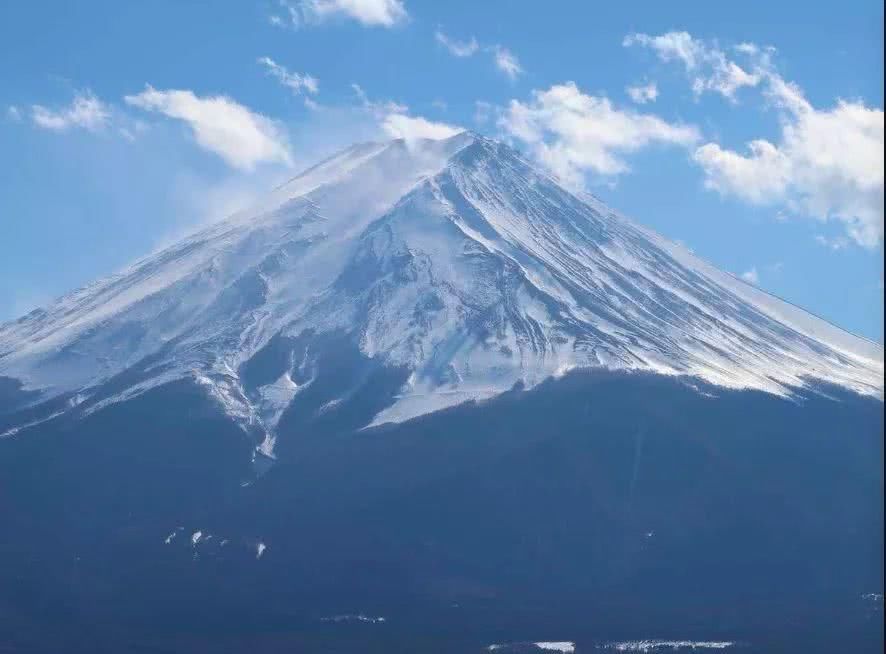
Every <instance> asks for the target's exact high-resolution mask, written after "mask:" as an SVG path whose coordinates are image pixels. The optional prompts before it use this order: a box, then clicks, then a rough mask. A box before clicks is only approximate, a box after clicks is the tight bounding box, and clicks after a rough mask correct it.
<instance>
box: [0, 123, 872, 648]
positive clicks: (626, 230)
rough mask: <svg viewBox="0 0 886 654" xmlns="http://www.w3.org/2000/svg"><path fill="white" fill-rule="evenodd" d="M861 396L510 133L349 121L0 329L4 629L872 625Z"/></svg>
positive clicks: (768, 632)
mask: <svg viewBox="0 0 886 654" xmlns="http://www.w3.org/2000/svg"><path fill="white" fill-rule="evenodd" d="M882 395H883V349H882V347H881V346H880V345H878V344H875V343H872V342H870V341H867V340H865V339H862V338H859V337H856V336H853V335H851V334H849V333H847V332H845V331H843V330H840V329H839V328H837V327H835V326H834V325H831V324H829V323H827V322H826V321H824V320H821V319H819V318H817V317H814V316H812V315H810V314H808V313H806V312H804V311H803V310H801V309H799V308H797V307H795V306H793V305H791V304H789V303H787V302H784V301H782V300H780V299H778V298H775V297H773V296H771V295H769V294H767V293H765V292H763V291H761V290H759V289H757V288H755V287H753V286H751V285H748V284H746V283H744V282H743V281H741V280H739V279H737V278H735V277H734V276H732V275H730V274H728V273H724V272H722V271H719V270H717V269H716V268H715V267H713V266H712V265H710V264H709V263H707V262H705V261H704V260H702V259H700V258H698V257H697V256H695V255H694V254H692V253H690V252H689V251H687V250H686V249H685V248H683V247H681V246H679V245H677V244H674V243H672V242H669V241H667V240H666V239H664V238H662V237H660V236H659V235H657V234H655V233H654V232H651V231H650V230H648V229H646V228H644V227H642V226H640V225H638V224H636V223H634V222H631V221H629V220H628V219H626V218H624V217H622V216H620V215H618V214H616V213H614V212H612V211H611V210H609V209H608V208H606V207H605V206H604V205H602V204H601V203H600V202H599V201H598V200H597V199H596V198H594V197H591V196H588V195H585V194H581V193H574V192H571V191H569V190H567V189H565V188H563V187H562V186H560V185H559V184H558V183H557V182H556V180H554V179H552V178H551V177H550V176H548V175H547V174H545V173H544V172H542V171H540V170H538V169H536V168H535V167H534V166H533V165H532V164H531V163H530V162H528V161H527V160H525V159H524V158H523V157H522V156H521V155H520V154H519V153H517V152H515V151H514V150H512V149H511V148H509V147H507V146H506V145H503V144H501V143H497V142H495V141H492V140H490V139H486V138H483V137H480V136H477V135H475V134H471V133H462V134H459V135H457V136H454V137H452V138H449V139H446V140H439V141H430V140H428V141H414V142H404V141H391V142H384V143H368V144H360V145H356V146H353V147H351V148H348V149H347V150H345V151H343V152H341V153H339V154H337V155H335V156H333V157H331V158H330V159H327V160H326V161H324V162H322V163H320V164H318V165H317V166H315V167H313V168H311V169H309V170H307V171H305V172H304V173H302V174H300V175H299V176H297V177H295V178H294V179H292V180H291V181H289V182H287V183H286V184H284V185H282V186H281V187H279V188H277V189H275V190H274V191H273V192H272V193H270V194H269V196H268V197H267V198H266V199H265V200H264V201H262V202H261V203H260V204H259V205H258V206H256V207H253V208H251V209H249V210H247V211H243V212H240V213H238V214H235V215H233V216H231V217H229V218H227V219H225V220H223V221H220V222H218V223H215V224H214V225H212V226H210V227H208V228H207V229H204V230H203V231H200V232H197V233H195V234H193V235H191V236H189V237H188V238H185V239H184V240H182V241H180V242H179V243H176V244H175V245H172V246H170V247H168V248H166V249H164V250H162V251H159V252H156V253H154V254H151V255H149V256H147V257H145V258H143V259H141V260H139V261H138V262H136V263H134V264H133V265H132V266H130V267H129V268H128V269H126V270H124V271H122V272H120V273H118V274H116V275H112V276H110V277H108V278H105V279H103V280H100V281H98V282H95V283H94V284H91V285H89V286H86V287H84V288H82V289H80V290H77V291H75V292H73V293H70V294H69V295H66V296H64V297H62V298H60V299H58V300H57V301H55V302H54V303H52V304H51V305H49V306H47V307H45V308H43V309H38V310H36V311H33V312H31V313H30V314H28V315H26V316H24V317H22V318H20V319H18V320H16V321H13V322H9V323H6V324H4V325H0V517H2V518H3V521H4V530H5V532H6V537H5V538H4V539H2V542H0V633H9V634H13V636H12V637H11V638H9V639H7V640H8V643H9V646H10V647H11V648H12V651H29V652H31V651H58V650H59V648H64V649H66V650H68V651H84V652H87V651H88V652H100V651H108V652H119V651H130V650H133V651H139V648H141V650H145V648H147V649H148V650H150V649H156V650H160V651H182V650H187V651H190V652H200V651H211V652H226V651H231V652H236V651H243V649H244V648H247V647H248V648H254V647H260V648H261V649H262V651H271V652H273V651H306V652H313V651H318V652H320V651H322V652H327V651H328V652H339V651H341V652H351V651H369V652H373V651H375V652H400V651H402V652H413V651H423V652H435V651H439V652H473V651H476V652H481V651H484V648H486V647H487V646H488V645H491V644H494V643H497V644H498V643H508V642H516V643H534V642H565V641H569V642H572V643H574V644H575V651H576V652H593V651H597V650H601V651H603V650H605V649H606V648H607V647H614V645H613V643H620V642H629V641H637V640H642V639H647V638H665V639H671V640H677V641H680V640H687V639H688V640H692V641H697V642H701V641H706V642H707V641H710V642H715V641H716V642H718V643H725V642H729V643H731V645H730V647H732V646H734V647H736V648H739V649H740V651H761V652H770V651H771V652H791V651H806V652H812V651H822V652H826V651H827V652H829V651H835V650H841V651H850V650H851V651H880V649H881V647H882V637H883V631H882V617H883V616H882V592H883V588H882V585H883V581H882V580H883V565H882V552H883V540H882V533H883V475H882V460H883V459H882V458H883V437H882V431H883V404H882ZM381 616H383V617H384V618H385V619H384V620H383V621H382V620H379V619H377V618H378V617H381ZM99 625H100V627H99ZM527 647H530V649H529V650H526V651H530V650H531V649H532V647H531V646H530V645H527ZM741 648H743V649H741ZM514 651H518V650H514ZM519 651H524V650H522V649H521V650H519Z"/></svg>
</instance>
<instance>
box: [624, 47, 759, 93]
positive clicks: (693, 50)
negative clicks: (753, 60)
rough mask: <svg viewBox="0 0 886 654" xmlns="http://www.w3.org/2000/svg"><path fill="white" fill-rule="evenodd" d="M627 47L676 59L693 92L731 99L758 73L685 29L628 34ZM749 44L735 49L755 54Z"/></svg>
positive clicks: (753, 81)
mask: <svg viewBox="0 0 886 654" xmlns="http://www.w3.org/2000/svg"><path fill="white" fill-rule="evenodd" d="M622 45H624V46H625V47H629V46H632V45H640V46H643V47H646V48H650V49H651V50H653V51H654V52H655V53H656V55H658V58H659V59H661V60H662V61H665V62H672V61H676V62H680V63H682V64H683V66H684V68H685V69H686V72H687V74H689V76H690V77H691V79H692V90H693V92H694V93H695V94H696V96H699V95H701V94H702V93H705V92H706V91H713V92H716V93H719V94H720V95H722V96H723V97H725V98H727V99H728V100H730V101H732V102H734V101H735V94H736V92H737V91H738V89H740V88H742V87H745V86H749V87H750V86H757V84H759V83H760V81H761V76H760V75H759V74H758V73H756V72H748V71H746V70H745V69H744V68H742V67H741V66H739V65H738V64H737V63H735V62H734V61H732V60H731V59H729V58H728V57H727V56H726V53H724V52H723V51H722V50H721V49H720V48H719V47H717V45H716V44H715V43H706V42H704V41H701V40H700V39H695V38H693V37H692V35H690V34H689V33H688V32H667V33H665V34H660V35H658V36H650V35H649V34H629V35H627V36H626V37H625V38H624V40H623V41H622ZM753 48H756V46H754V45H753V44H748V43H744V44H741V45H740V46H738V48H737V49H738V50H739V52H743V53H745V54H756V52H757V50H753V51H752V49H753Z"/></svg>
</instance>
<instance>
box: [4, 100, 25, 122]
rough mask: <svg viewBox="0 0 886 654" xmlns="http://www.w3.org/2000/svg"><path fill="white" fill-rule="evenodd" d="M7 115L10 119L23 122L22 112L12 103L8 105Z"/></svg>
mask: <svg viewBox="0 0 886 654" xmlns="http://www.w3.org/2000/svg"><path fill="white" fill-rule="evenodd" d="M6 117H7V118H8V119H9V120H11V121H13V122H16V123H18V122H21V119H22V112H21V110H20V109H19V108H18V107H16V106H15V105H14V104H11V105H9V106H8V107H6Z"/></svg>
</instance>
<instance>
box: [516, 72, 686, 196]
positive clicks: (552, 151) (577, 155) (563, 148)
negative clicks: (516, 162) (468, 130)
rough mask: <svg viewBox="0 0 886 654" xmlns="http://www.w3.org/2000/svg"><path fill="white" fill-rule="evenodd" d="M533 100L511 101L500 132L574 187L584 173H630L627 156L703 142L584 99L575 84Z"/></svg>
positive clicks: (677, 127)
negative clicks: (660, 146) (664, 146)
mask: <svg viewBox="0 0 886 654" xmlns="http://www.w3.org/2000/svg"><path fill="white" fill-rule="evenodd" d="M532 96H533V97H532V101H531V102H528V103H522V102H520V101H518V100H511V103H510V105H509V106H508V107H507V109H506V111H505V112H504V113H503V114H502V116H501V117H500V118H499V126H500V127H501V129H502V130H503V131H504V132H505V133H506V134H507V135H508V136H510V137H513V138H516V139H517V140H519V141H522V142H523V143H525V144H526V145H527V146H528V147H529V149H530V151H531V153H532V154H533V155H534V156H535V157H536V158H537V159H538V160H539V161H541V162H542V163H543V164H545V165H546V166H547V167H548V168H549V169H550V170H551V171H552V172H553V173H554V174H556V175H557V176H558V177H560V179H562V180H563V181H564V182H566V183H567V184H570V185H572V186H581V185H582V181H583V177H584V173H585V172H593V173H597V174H600V175H618V174H619V173H623V172H626V171H627V170H628V164H627V162H626V161H625V159H624V156H625V155H626V154H629V153H631V152H635V151H637V150H639V149H641V148H644V147H646V146H649V145H652V144H655V143H661V144H674V145H681V146H689V145H693V144H695V143H696V142H697V141H698V139H699V134H698V130H697V129H696V128H695V127H693V126H691V125H681V124H671V123H668V122H666V121H664V120H662V119H661V118H659V117H657V116H655V115H652V114H641V113H637V112H635V111H632V110H629V109H626V110H622V109H618V108H616V107H614V106H613V105H612V103H611V102H610V101H609V99H607V98H605V97H596V96H592V95H586V94H584V93H582V92H581V91H580V90H579V89H578V87H577V86H576V85H575V83H573V82H567V83H565V84H558V85H554V86H552V87H551V88H549V89H548V90H547V91H533V93H532Z"/></svg>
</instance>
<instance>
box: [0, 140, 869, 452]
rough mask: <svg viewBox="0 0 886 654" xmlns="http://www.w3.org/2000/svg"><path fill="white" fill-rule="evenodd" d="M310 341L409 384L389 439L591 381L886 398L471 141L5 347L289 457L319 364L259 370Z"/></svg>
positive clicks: (349, 170) (377, 176)
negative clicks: (593, 372) (605, 374)
mask: <svg viewBox="0 0 886 654" xmlns="http://www.w3.org/2000/svg"><path fill="white" fill-rule="evenodd" d="M307 333H314V334H324V333H344V334H347V335H348V337H349V338H350V339H351V340H352V341H353V342H354V343H355V344H356V345H357V346H358V347H359V349H360V351H361V352H362V353H363V355H365V356H367V357H370V358H372V359H373V360H376V361H379V362H381V363H383V364H384V365H386V366H391V367H398V368H400V369H404V370H406V371H408V381H407V383H406V384H405V385H404V386H403V387H402V388H401V389H400V391H399V393H398V394H397V396H396V397H395V398H394V400H393V403H392V404H390V406H388V407H387V408H386V409H384V410H382V411H381V412H380V413H378V414H377V415H376V417H375V420H374V422H375V423H381V422H385V421H399V420H405V419H408V418H411V417H414V416H417V415H421V414H423V413H426V412H429V411H433V410H436V409H439V408H442V407H445V406H450V405H452V404H456V403H459V402H462V401H464V400H466V399H471V398H484V397H490V396H493V395H496V394H499V393H501V392H503V391H506V390H508V389H510V388H512V387H513V386H514V385H515V384H518V383H520V384H523V385H524V386H527V387H529V386H532V385H534V384H537V383H539V382H540V381H542V380H543V379H545V378H547V377H549V376H551V375H558V374H562V373H563V372H564V371H566V370H569V369H571V368H574V367H585V366H604V367H608V368H625V369H641V370H652V371H657V372H660V373H664V374H686V375H697V376H699V377H702V378H704V379H706V380H708V381H710V382H713V383H715V384H719V385H723V386H728V387H733V388H757V389H762V390H765V391H769V392H773V393H778V394H783V395H785V394H789V393H790V392H791V389H792V388H794V387H801V386H804V385H807V384H808V383H810V381H812V380H816V379H820V380H826V381H828V382H832V383H836V384H840V385H843V386H846V387H848V388H851V389H853V390H855V391H857V392H860V393H864V394H871V395H877V396H881V395H882V376H883V349H882V347H880V346H879V345H877V344H874V343H871V342H869V341H866V340H864V339H862V338H858V337H856V336H853V335H851V334H848V333H847V332H844V331H842V330H840V329H838V328H836V327H834V326H833V325H830V324H829V323H827V322H825V321H823V320H820V319H818V318H816V317H814V316H811V315H810V314H808V313H806V312H804V311H802V310H800V309H798V308H796V307H794V306H792V305H790V304H788V303H786V302H783V301H781V300H779V299H777V298H774V297H773V296H771V295H768V294H766V293H764V292H762V291H760V290H759V289H756V288H754V287H752V286H749V285H747V284H745V283H743V282H741V281H740V280H738V279H736V278H734V277H733V276H731V275H728V274H726V273H723V272H720V271H718V270H717V269H716V268H714V267H713V266H711V265H710V264H707V263H706V262H704V261H702V260H700V259H699V258H697V257H695V256H694V255H692V254H691V253H689V252H688V251H687V250H685V249H684V248H682V247H680V246H678V245H675V244H673V243H670V242H669V241H667V240H665V239H663V238H661V237H660V236H658V235H657V234H654V233H653V232H651V231H650V230H648V229H645V228H643V227H641V226H639V225H636V224H634V223H632V222H630V221H628V220H626V219H625V218H623V217H621V216H618V215H617V214H614V213H613V212H611V211H610V210H609V209H607V208H606V207H605V206H603V205H602V204H601V203H599V202H598V201H597V200H596V199H594V198H591V197H578V196H576V195H573V194H571V193H569V192H567V191H566V190H564V189H563V188H561V187H560V186H558V185H557V184H556V183H555V182H554V181H553V180H552V179H551V178H550V177H548V176H546V175H545V174H543V173H541V172H539V171H537V170H536V169H534V168H533V167H532V166H531V165H530V164H529V163H528V162H526V161H525V160H524V159H522V158H521V157H520V155H519V154H517V153H516V152H514V151H513V150H511V149H510V148H508V147H506V146H504V145H501V144H499V143H496V142H494V141H491V140H489V139H485V138H482V137H479V136H476V135H473V134H470V133H462V134H459V135H457V136H454V137H452V138H449V139H446V140H441V141H430V140H426V141H417V142H411V143H406V142H404V141H401V140H397V141H392V142H387V143H370V144H362V145H357V146H354V147H352V148H349V149H347V150H345V151H344V152H342V153H340V154H338V155H336V156H334V157H332V158H330V159H328V160H326V161H324V162H322V163H321V164H319V165H317V166H315V167H314V168H312V169H310V170H308V171H305V172H304V173H302V174H301V175H299V176H298V177H296V178H294V179H293V180H291V181H290V182H288V183H287V184H284V185H283V186H281V187H279V188H277V189H275V190H274V191H273V192H272V193H271V194H270V195H269V197H268V198H267V200H265V201H264V202H262V203H261V204H260V205H259V206H258V207H256V208H254V209H253V210H250V211H246V212H240V213H238V214H235V215H234V216H231V217H230V218H228V219H227V220H224V221H222V222H220V223H217V224H215V225H213V226H212V227H210V228H208V229H205V230H203V231H201V232H199V233H197V234H194V235H193V236H191V237H189V238H186V239H184V240H183V241H181V242H180V243H178V244H176V245H173V246H172V247H169V248H167V249H165V250H163V251H161V252H158V253H155V254H152V255H150V256H148V257H145V258H144V259H142V260H140V261H138V262H137V263H135V264H133V265H132V266H131V267H130V268H129V269H127V270H125V271H123V272H121V273H119V274H117V275H113V276H111V277H108V278H106V279H104V280H101V281H99V282H96V283H94V284H91V285H89V286H87V287H85V288H83V289H80V290H78V291H75V292H73V293H71V294H69V295H67V296H64V297H62V298H60V299H59V300H57V301H56V302H55V303H53V304H52V305H50V306H49V307H47V308H45V309H39V310H37V311H33V312H31V313H30V314H28V315H26V316H24V317H23V318H21V319H19V320H17V321H14V322H10V323H7V324H5V325H2V326H0V376H6V377H12V378H15V379H19V380H21V381H22V382H23V383H24V384H25V387H26V388H28V389H40V390H41V391H42V394H41V396H40V401H43V400H46V399H48V398H52V397H57V396H61V395H65V394H72V393H77V394H78V395H77V398H78V400H77V402H76V404H78V405H79V404H81V403H82V404H84V406H86V407H87V409H86V410H87V411H95V410H99V409H100V408H102V407H103V406H106V405H107V404H109V403H113V402H118V401H121V400H123V399H126V398H127V397H132V396H134V395H137V394H139V393H141V392H144V391H145V390H147V389H149V388H152V387H154V386H157V385H159V384H162V383H164V382H167V381H171V380H174V379H181V378H191V379H194V380H195V381H197V382H198V383H199V384H201V385H202V386H204V387H205V388H206V390H207V392H208V393H209V394H210V395H211V396H213V397H215V398H216V399H217V400H218V401H219V402H220V403H221V404H222V405H223V406H224V407H225V410H226V411H227V412H228V413H229V414H230V415H231V416H233V417H234V418H235V419H237V420H238V421H239V422H240V423H241V424H242V425H243V426H244V428H248V429H250V430H257V431H258V432H259V433H260V434H262V438H263V439H264V441H263V444H262V446H261V449H262V451H264V452H265V453H266V454H271V453H272V450H273V445H274V438H275V428H276V424H277V421H279V420H280V417H281V415H282V414H283V412H284V410H285V409H286V408H287V407H288V406H289V405H290V403H291V402H292V400H293V398H294V397H296V395H297V394H298V393H299V392H301V391H302V390H303V389H304V388H305V387H306V386H309V385H310V384H311V381H312V376H311V370H312V366H314V365H315V362H313V361H311V360H309V359H310V355H309V354H308V353H307V350H306V349H304V348H302V350H301V351H299V350H298V349H297V348H292V349H290V351H288V353H286V354H285V356H286V357H287V360H286V362H285V365H283V368H282V372H281V373H280V375H279V377H278V378H276V379H275V381H272V382H268V383H264V384H263V385H260V386H259V387H257V388H247V386H246V385H244V381H243V378H242V377H243V375H242V370H243V366H244V365H245V364H246V363H247V362H248V361H249V360H250V359H252V358H253V357H254V356H255V355H256V353H258V352H260V351H261V350H262V348H264V347H266V346H267V345H268V343H269V342H271V340H272V339H273V338H275V337H278V338H283V339H289V340H287V341H286V342H295V341H296V340H297V339H298V337H299V335H303V334H307ZM110 382H113V389H114V390H113V393H110V392H108V391H106V390H105V391H101V390H100V389H102V388H106V387H107V386H108V385H109V383H110Z"/></svg>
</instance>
